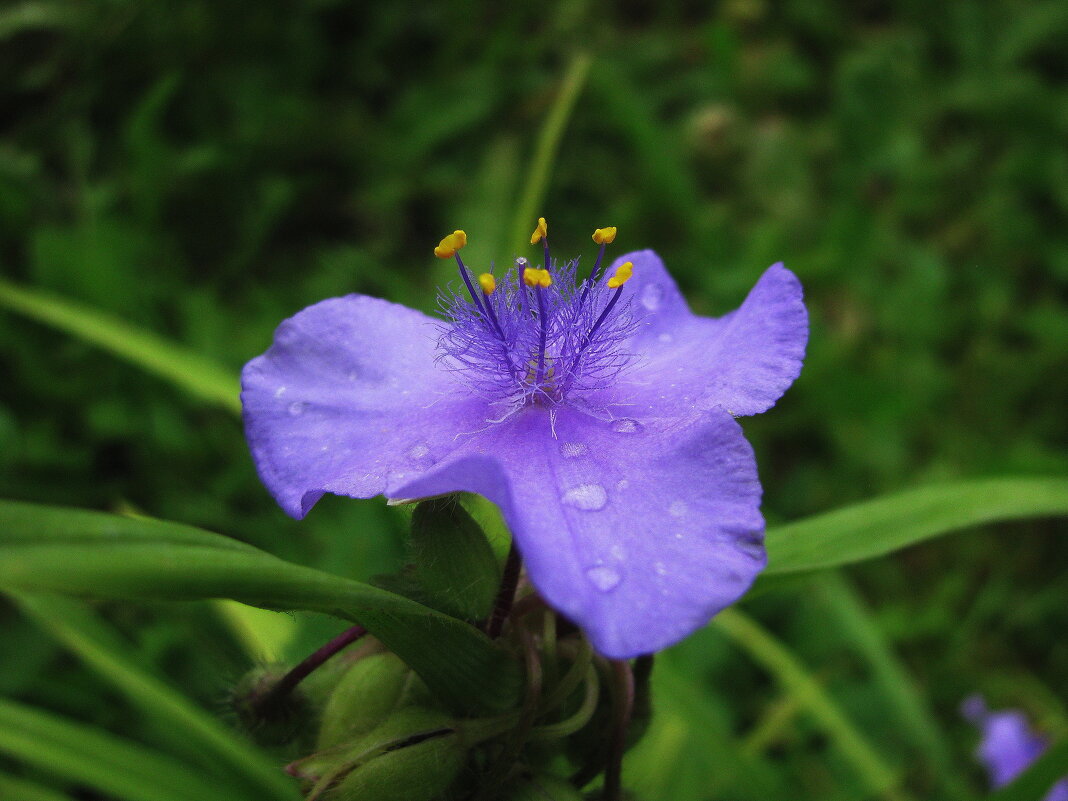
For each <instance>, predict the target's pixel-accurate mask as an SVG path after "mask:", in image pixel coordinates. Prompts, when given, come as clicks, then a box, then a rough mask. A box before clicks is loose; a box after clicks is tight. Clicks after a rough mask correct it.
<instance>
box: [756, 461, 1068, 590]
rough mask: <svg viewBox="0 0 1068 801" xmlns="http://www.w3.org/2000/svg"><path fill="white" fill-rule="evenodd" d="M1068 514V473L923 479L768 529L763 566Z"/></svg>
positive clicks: (855, 558) (773, 569)
mask: <svg viewBox="0 0 1068 801" xmlns="http://www.w3.org/2000/svg"><path fill="white" fill-rule="evenodd" d="M1065 514H1068V479H1064V478H1004V479H987V480H979V481H966V482H960V483H957V484H946V485H942V486H933V487H921V488H919V489H914V490H909V491H907V492H902V493H898V494H897V495H892V496H889V497H886V498H879V499H877V500H874V501H867V502H865V503H859V504H856V505H854V506H848V507H846V508H844V509H838V510H836V511H833V512H828V513H826V514H822V515H817V516H815V517H810V518H807V519H805V520H801V521H798V522H796V523H789V524H787V525H784V526H777V527H776V528H773V529H771V530H769V531H768V533H767V540H766V544H767V549H768V567H767V570H766V571H765V573H766V574H767V575H775V574H780V573H795V572H798V571H804V570H819V569H822V568H828V567H837V566H838V565H847V564H850V563H852V562H860V561H863V560H864V559H872V558H874V557H877V556H883V555H885V554H888V553H891V552H892V551H896V550H899V549H901V548H905V547H907V546H909V545H914V544H915V543H918V542H922V541H924V540H926V539H930V538H931V537H937V536H940V535H942V534H948V533H949V532H951V531H956V530H958V529H962V528H967V527H968V526H977V525H979V524H981V523H993V522H996V521H1002V520H1019V519H1023V518H1028V517H1044V516H1050V515H1065Z"/></svg>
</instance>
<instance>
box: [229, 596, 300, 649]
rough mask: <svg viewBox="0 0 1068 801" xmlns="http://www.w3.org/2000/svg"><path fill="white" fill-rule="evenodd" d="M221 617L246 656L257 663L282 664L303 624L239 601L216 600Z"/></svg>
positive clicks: (286, 616) (287, 616) (291, 618)
mask: <svg viewBox="0 0 1068 801" xmlns="http://www.w3.org/2000/svg"><path fill="white" fill-rule="evenodd" d="M213 603H214V606H215V611H216V613H217V614H218V615H219V618H220V619H221V620H222V621H223V623H225V624H226V626H227V627H228V628H229V629H230V631H231V632H232V633H233V635H234V637H235V638H236V639H237V641H238V642H239V643H241V646H242V647H243V648H244V649H245V653H247V654H248V655H249V657H250V658H251V659H252V660H253V661H256V662H282V661H284V660H285V658H286V648H288V647H289V645H290V644H291V643H292V642H293V640H294V639H295V638H296V636H297V632H298V630H299V629H300V623H298V622H297V620H296V619H295V618H293V617H291V616H289V615H283V614H279V613H278V612H269V611H267V610H266V609H257V608H256V607H255V606H248V605H247V604H242V603H238V602H237V601H228V600H221V601H214V602H213Z"/></svg>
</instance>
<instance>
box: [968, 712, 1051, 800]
mask: <svg viewBox="0 0 1068 801" xmlns="http://www.w3.org/2000/svg"><path fill="white" fill-rule="evenodd" d="M961 711H962V712H963V713H964V717H966V718H967V719H968V720H970V721H971V722H972V723H974V724H975V725H976V726H978V727H979V730H980V732H981V733H982V738H981V739H980V741H979V748H978V749H977V750H976V752H975V754H976V757H977V758H978V759H979V761H980V762H982V763H983V766H984V767H985V768H986V771H987V774H988V775H989V776H990V786H991V787H992V788H993V789H995V790H996V789H997V788H999V787H1004V786H1005V785H1006V784H1009V783H1010V782H1011V781H1012V780H1013V779H1015V778H1016V777H1017V776H1019V775H1020V774H1021V773H1023V772H1024V771H1025V770H1026V769H1027V768H1029V767H1030V766H1031V763H1032V762H1034V761H1035V760H1036V759H1038V758H1039V757H1040V756H1042V754H1043V753H1045V751H1046V749H1047V748H1048V747H1049V742H1048V741H1047V740H1046V739H1045V738H1044V737H1040V736H1039V735H1037V734H1035V733H1034V732H1033V731H1032V730H1031V725H1030V724H1029V723H1028V721H1027V717H1026V716H1025V715H1024V713H1023V712H1020V711H1019V710H1017V709H1006V710H1002V711H1001V712H991V711H990V710H989V709H988V708H987V706H986V702H985V701H983V699H982V697H980V696H978V695H973V696H971V697H970V698H968V699H967V700H966V701H965V702H964V704H963V705H962V707H961ZM1044 801H1068V778H1066V779H1065V780H1064V781H1061V782H1058V783H1057V784H1056V785H1054V786H1053V788H1052V789H1051V790H1050V793H1049V795H1047V796H1046V797H1045V799H1044Z"/></svg>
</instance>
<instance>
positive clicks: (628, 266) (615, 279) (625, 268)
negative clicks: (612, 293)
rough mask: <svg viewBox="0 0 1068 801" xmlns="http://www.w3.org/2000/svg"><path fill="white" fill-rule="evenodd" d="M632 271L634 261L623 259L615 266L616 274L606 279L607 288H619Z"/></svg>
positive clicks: (628, 278)
mask: <svg viewBox="0 0 1068 801" xmlns="http://www.w3.org/2000/svg"><path fill="white" fill-rule="evenodd" d="M633 272H634V263H633V262H629V261H625V262H623V263H622V264H621V265H619V266H618V267H616V274H615V275H613V276H612V277H611V278H609V279H608V287H609V289H619V287H621V286H623V284H625V283H627V281H629V280H630V276H631V274H632V273H633Z"/></svg>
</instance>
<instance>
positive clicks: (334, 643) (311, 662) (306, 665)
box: [260, 626, 367, 707]
mask: <svg viewBox="0 0 1068 801" xmlns="http://www.w3.org/2000/svg"><path fill="white" fill-rule="evenodd" d="M366 633H367V629H365V628H364V627H363V626H353V627H352V628H351V629H346V630H345V631H343V632H341V633H340V634H339V635H337V636H336V637H334V639H332V640H330V642H328V643H327V644H326V645H324V646H323V647H322V648H320V649H319V650H317V651H316V652H315V653H313V654H312V655H311V656H309V657H307V658H306V659H304V661H302V662H301V663H300V664H298V665H296V666H295V667H294V668H293V669H292V670H290V671H289V672H288V673H286V675H284V676H283V677H282V679H281V681H279V682H278V684H276V685H275V686H274V688H273V689H272V690H271V691H270V692H269V693H267V694H266V695H265V696H263V700H262V701H261V702H260V705H261V706H264V707H269V706H271V705H273V704H276V703H278V702H279V701H281V700H282V699H283V698H285V697H286V696H287V695H289V694H290V693H291V692H293V690H294V689H295V688H296V686H297V685H298V684H300V683H301V682H302V681H303V680H304V679H306V678H307V677H308V676H309V675H311V673H312V672H313V671H314V670H316V669H317V668H319V667H321V666H322V665H323V663H324V662H326V660H328V659H329V658H330V657H332V656H334V654H337V653H339V652H341V651H342V650H344V649H345V648H346V647H347V646H349V645H352V644H353V643H354V642H356V641H357V640H358V639H360V638H361V637H362V636H363V635H365V634H366Z"/></svg>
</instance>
